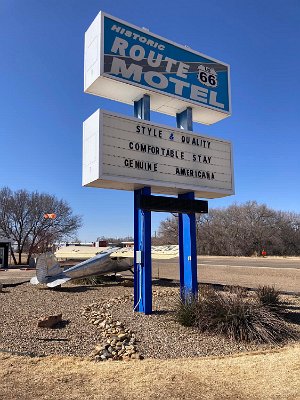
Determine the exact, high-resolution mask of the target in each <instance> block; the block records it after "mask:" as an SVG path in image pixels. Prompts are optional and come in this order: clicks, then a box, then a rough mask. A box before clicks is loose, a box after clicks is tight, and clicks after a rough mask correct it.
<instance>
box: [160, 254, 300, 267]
mask: <svg viewBox="0 0 300 400" xmlns="http://www.w3.org/2000/svg"><path fill="white" fill-rule="evenodd" d="M160 263H161V264H163V263H167V264H174V265H178V259H174V260H172V261H170V260H162V261H160ZM199 265H211V266H222V267H225V266H226V267H227V266H228V267H249V268H251V267H256V268H296V269H300V257H289V258H285V257H265V258H262V257H213V256H198V266H199Z"/></svg>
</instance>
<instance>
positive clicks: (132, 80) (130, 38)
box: [84, 12, 231, 124]
mask: <svg viewBox="0 0 300 400" xmlns="http://www.w3.org/2000/svg"><path fill="white" fill-rule="evenodd" d="M84 90H85V92H87V93H91V94H95V95H98V96H102V97H107V98H109V99H112V100H116V101H120V102H124V103H129V104H132V103H133V101H135V100H138V99H139V98H140V97H142V96H143V95H144V94H149V95H150V96H151V102H150V106H151V109H153V110H154V111H158V112H162V113H165V114H169V115H175V114H176V113H178V112H181V111H182V110H183V109H185V108H186V107H188V106H189V107H192V108H193V119H194V121H196V122H200V123H203V124H212V123H214V122H217V121H219V120H221V119H223V118H226V117H228V116H229V115H230V114H231V102H230V72H229V65H228V64H225V63H224V62H221V61H218V60H216V59H214V58H212V57H208V56H206V55H204V54H201V53H199V52H197V51H194V50H192V49H190V48H188V47H186V46H181V45H179V44H177V43H173V42H171V41H170V40H168V39H165V38H162V37H160V36H158V35H155V34H153V33H151V32H149V31H148V30H146V29H141V28H139V27H137V26H134V25H132V24H129V23H128V22H125V21H122V20H120V19H118V18H115V17H112V16H110V15H108V14H105V13H103V12H101V13H99V14H98V16H97V17H96V19H95V20H94V22H93V23H92V24H91V26H90V27H89V29H88V30H87V32H86V34H85V55H84Z"/></svg>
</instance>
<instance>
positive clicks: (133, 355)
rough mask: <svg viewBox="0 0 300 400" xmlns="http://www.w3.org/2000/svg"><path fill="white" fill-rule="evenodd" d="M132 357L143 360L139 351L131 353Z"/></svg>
mask: <svg viewBox="0 0 300 400" xmlns="http://www.w3.org/2000/svg"><path fill="white" fill-rule="evenodd" d="M130 358H131V359H132V360H142V358H141V356H140V354H139V353H133V354H131V356H130Z"/></svg>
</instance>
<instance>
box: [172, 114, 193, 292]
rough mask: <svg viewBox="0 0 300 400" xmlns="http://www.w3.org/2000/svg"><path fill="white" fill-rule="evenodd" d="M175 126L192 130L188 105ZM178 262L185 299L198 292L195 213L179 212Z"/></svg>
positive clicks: (187, 195)
mask: <svg viewBox="0 0 300 400" xmlns="http://www.w3.org/2000/svg"><path fill="white" fill-rule="evenodd" d="M176 122H177V127H178V128H181V129H186V130H189V131H192V130H193V118H192V109H191V108H190V107H188V108H187V109H186V110H184V111H183V112H181V113H178V114H176ZM178 198H179V199H189V200H194V199H195V193H194V192H189V193H183V194H179V195H178ZM178 219H179V221H178V236H179V263H180V267H179V268H180V294H181V298H182V299H185V298H186V297H187V296H188V295H194V296H195V295H196V294H197V292H198V281H197V243H196V217H195V213H189V214H186V213H179V218H178Z"/></svg>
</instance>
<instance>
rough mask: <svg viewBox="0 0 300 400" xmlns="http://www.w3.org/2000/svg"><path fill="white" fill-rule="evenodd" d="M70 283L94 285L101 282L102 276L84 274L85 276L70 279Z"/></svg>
mask: <svg viewBox="0 0 300 400" xmlns="http://www.w3.org/2000/svg"><path fill="white" fill-rule="evenodd" d="M71 283H72V284H73V285H81V286H95V285H100V284H101V283H103V278H102V276H99V275H91V276H86V277H85V278H78V279H72V280H71Z"/></svg>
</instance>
